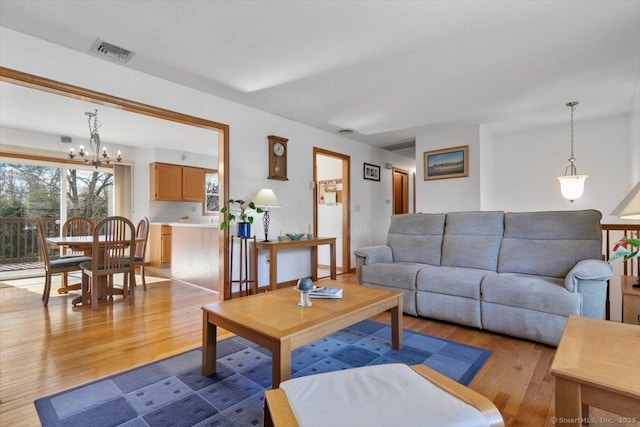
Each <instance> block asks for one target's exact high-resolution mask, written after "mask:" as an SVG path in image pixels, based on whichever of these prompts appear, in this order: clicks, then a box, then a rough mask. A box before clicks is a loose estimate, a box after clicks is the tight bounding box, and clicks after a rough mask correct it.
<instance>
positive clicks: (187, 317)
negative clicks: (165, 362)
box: [0, 274, 640, 427]
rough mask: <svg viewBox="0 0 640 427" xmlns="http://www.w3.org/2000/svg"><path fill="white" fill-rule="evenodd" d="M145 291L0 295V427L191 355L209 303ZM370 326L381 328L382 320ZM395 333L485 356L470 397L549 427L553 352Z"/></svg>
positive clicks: (469, 332) (522, 421)
mask: <svg viewBox="0 0 640 427" xmlns="http://www.w3.org/2000/svg"><path fill="white" fill-rule="evenodd" d="M338 281H344V282H349V283H355V276H354V275H353V274H348V275H343V276H338ZM148 288H149V289H148V290H147V291H146V292H145V291H143V290H142V288H141V287H138V288H137V292H136V303H135V305H134V306H130V305H128V304H127V303H126V302H125V301H124V300H123V299H122V298H116V300H115V301H114V302H113V303H111V304H109V303H103V304H101V306H100V308H99V309H98V310H97V311H95V312H93V311H91V310H90V309H87V308H82V307H77V308H73V307H71V304H70V301H71V299H72V298H73V296H71V295H67V296H64V295H62V296H58V295H57V294H56V292H55V291H56V290H55V289H53V290H52V298H51V300H50V301H49V307H48V308H45V307H43V306H42V302H41V299H40V297H41V294H40V293H39V292H40V289H37V287H36V288H25V287H12V286H4V285H2V286H0V425H2V426H34V425H39V419H38V415H37V413H36V410H35V406H34V404H33V401H34V400H35V399H37V398H39V397H43V396H47V395H50V394H53V393H56V392H59V391H62V390H66V389H69V388H72V387H75V386H78V385H81V384H85V383H87V382H89V381H93V380H96V379H99V378H102V377H105V376H108V375H112V374H115V373H117V372H121V371H124V370H127V369H130V368H133V367H135V366H139V365H142V364H145V363H148V362H151V361H154V360H159V359H163V358H165V357H168V356H171V355H174V354H177V353H181V352H183V351H186V350H190V349H192V348H195V347H198V346H200V345H201V340H202V318H201V311H200V307H201V306H202V305H203V304H204V303H206V302H208V301H212V300H214V299H215V298H216V296H215V294H212V293H210V292H208V291H206V290H204V289H201V288H198V287H194V286H189V285H185V284H182V283H179V282H171V281H165V282H157V283H152V284H149V285H148ZM54 295H55V296H54ZM373 319H375V320H378V321H382V322H387V323H389V322H390V319H389V314H388V313H382V314H380V315H377V316H375V317H374V318H373ZM404 327H405V328H407V329H411V330H415V331H418V332H424V333H427V334H431V335H435V336H440V337H444V338H447V339H451V340H454V341H458V342H462V343H466V344H470V345H474V346H478V347H482V348H485V349H489V350H492V351H493V355H492V356H491V358H490V359H489V361H488V362H487V363H486V365H485V366H484V367H483V368H482V369H481V370H480V372H479V373H478V375H477V376H476V377H475V378H474V380H473V381H472V382H471V384H470V387H471V388H473V389H474V390H477V391H478V392H480V393H482V394H484V395H485V396H487V397H488V398H490V399H491V400H492V401H493V402H494V403H495V404H496V406H497V407H498V409H499V410H500V412H501V413H502V415H503V417H504V419H505V422H506V425H507V426H535V427H539V426H551V425H552V424H551V423H550V421H549V420H550V417H551V416H553V406H554V405H553V393H554V392H553V389H554V387H553V378H552V377H551V376H550V375H549V366H550V364H551V361H552V359H553V355H554V353H555V348H553V347H548V346H545V345H542V344H536V343H533V342H529V341H524V340H519V339H515V338H510V337H506V336H502V335H498V334H493V333H489V332H484V331H479V330H476V329H472V328H466V327H461V326H457V325H453V324H449V323H444V322H439V321H434V320H429V319H423V318H416V317H412V316H407V315H405V317H404ZM228 335H229V334H228V333H227V332H225V331H220V330H219V337H220V338H223V337H226V336H228ZM596 351H597V350H596ZM609 415H610V414H606V413H604V412H602V411H597V410H594V411H593V414H592V416H596V417H598V416H609ZM596 425H598V424H596ZM602 425H605V424H602ZM606 425H614V426H616V425H620V424H606ZM634 425H636V426H637V425H640V423H637V424H634Z"/></svg>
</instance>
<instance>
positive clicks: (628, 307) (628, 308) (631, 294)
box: [620, 276, 640, 325]
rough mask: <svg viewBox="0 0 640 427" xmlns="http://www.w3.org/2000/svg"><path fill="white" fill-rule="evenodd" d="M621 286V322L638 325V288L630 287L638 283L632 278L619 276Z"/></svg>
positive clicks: (639, 310)
mask: <svg viewBox="0 0 640 427" xmlns="http://www.w3.org/2000/svg"><path fill="white" fill-rule="evenodd" d="M620 283H621V285H622V322H623V323H631V324H633V325H640V288H634V287H632V286H631V285H633V284H634V283H638V278H637V277H634V276H621V277H620Z"/></svg>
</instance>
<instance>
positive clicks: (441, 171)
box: [424, 145, 469, 181]
mask: <svg viewBox="0 0 640 427" xmlns="http://www.w3.org/2000/svg"><path fill="white" fill-rule="evenodd" d="M464 176H469V146H468V145H462V146H460V147H451V148H445V149H442V150H434V151H425V152H424V180H425V181H429V180H431V179H446V178H461V177H464Z"/></svg>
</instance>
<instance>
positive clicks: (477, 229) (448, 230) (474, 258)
mask: <svg viewBox="0 0 640 427" xmlns="http://www.w3.org/2000/svg"><path fill="white" fill-rule="evenodd" d="M503 233H504V212H502V211H497V212H491V211H477V212H453V213H448V214H447V218H446V225H445V228H444V240H443V242H442V265H444V266H447V267H465V268H478V269H482V270H491V271H497V269H498V253H499V252H500V243H501V242H502V235H503Z"/></svg>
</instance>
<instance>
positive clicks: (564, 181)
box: [558, 175, 589, 202]
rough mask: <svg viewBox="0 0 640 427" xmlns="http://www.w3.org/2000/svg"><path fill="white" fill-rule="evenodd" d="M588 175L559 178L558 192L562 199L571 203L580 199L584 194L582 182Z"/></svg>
mask: <svg viewBox="0 0 640 427" xmlns="http://www.w3.org/2000/svg"><path fill="white" fill-rule="evenodd" d="M588 177H589V176H588V175H567V176H559V177H558V181H560V192H561V193H562V197H564V198H565V199H567V200H570V201H571V202H573V201H574V200H577V199H579V198H580V197H582V193H583V192H584V182H585V181H586V179H587V178H588Z"/></svg>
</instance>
